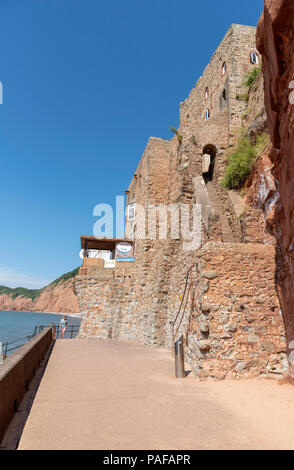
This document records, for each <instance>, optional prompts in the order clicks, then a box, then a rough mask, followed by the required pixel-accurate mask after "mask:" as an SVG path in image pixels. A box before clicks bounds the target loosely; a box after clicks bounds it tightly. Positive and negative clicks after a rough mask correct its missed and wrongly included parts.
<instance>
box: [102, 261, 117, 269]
mask: <svg viewBox="0 0 294 470" xmlns="http://www.w3.org/2000/svg"><path fill="white" fill-rule="evenodd" d="M104 268H112V269H114V268H115V259H108V260H105V261H104Z"/></svg>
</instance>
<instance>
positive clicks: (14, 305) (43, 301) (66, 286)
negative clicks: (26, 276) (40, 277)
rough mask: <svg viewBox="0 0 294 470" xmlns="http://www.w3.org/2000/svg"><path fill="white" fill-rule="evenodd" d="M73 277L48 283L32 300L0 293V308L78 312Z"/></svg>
mask: <svg viewBox="0 0 294 470" xmlns="http://www.w3.org/2000/svg"><path fill="white" fill-rule="evenodd" d="M73 282H74V278H71V279H68V280H66V281H63V280H60V281H59V282H58V283H56V284H54V283H53V285H52V284H50V285H49V286H47V287H46V288H44V289H43V290H42V292H41V293H40V295H39V296H38V297H37V298H36V299H35V300H32V299H31V298H29V297H25V296H21V295H19V296H18V297H16V298H13V297H12V295H8V294H2V295H0V310H18V311H28V312H52V313H79V311H80V309H79V305H78V301H77V297H76V295H75V294H74V292H73Z"/></svg>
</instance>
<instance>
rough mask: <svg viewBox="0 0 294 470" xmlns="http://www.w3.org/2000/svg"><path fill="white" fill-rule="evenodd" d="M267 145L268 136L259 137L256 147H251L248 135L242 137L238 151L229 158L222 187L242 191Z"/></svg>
mask: <svg viewBox="0 0 294 470" xmlns="http://www.w3.org/2000/svg"><path fill="white" fill-rule="evenodd" d="M267 143H268V136H267V135H266V134H262V135H260V136H258V137H257V142H256V145H254V146H253V145H251V143H250V140H249V137H248V136H247V135H243V136H241V137H240V139H239V141H238V145H237V147H236V149H235V150H234V151H233V152H232V153H231V154H230V155H229V156H228V166H227V168H226V172H225V176H224V177H223V179H222V181H221V185H222V186H223V187H224V188H226V189H240V188H241V187H242V186H243V184H244V183H245V181H246V179H247V178H248V176H249V175H250V173H251V171H252V168H253V166H254V164H255V162H256V158H257V156H258V155H260V154H261V153H262V151H263V150H264V149H265V147H266V145H267Z"/></svg>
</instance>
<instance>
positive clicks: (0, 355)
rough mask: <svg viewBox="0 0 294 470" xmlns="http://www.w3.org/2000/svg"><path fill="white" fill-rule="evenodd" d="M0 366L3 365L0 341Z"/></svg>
mask: <svg viewBox="0 0 294 470" xmlns="http://www.w3.org/2000/svg"><path fill="white" fill-rule="evenodd" d="M0 364H3V350H2V343H1V341H0Z"/></svg>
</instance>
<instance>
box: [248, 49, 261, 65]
mask: <svg viewBox="0 0 294 470" xmlns="http://www.w3.org/2000/svg"><path fill="white" fill-rule="evenodd" d="M250 61H251V64H255V65H258V64H259V57H258V55H257V54H256V52H255V51H252V52H251V54H250Z"/></svg>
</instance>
